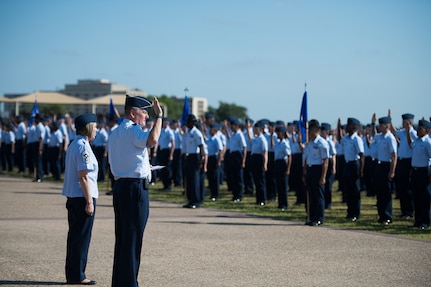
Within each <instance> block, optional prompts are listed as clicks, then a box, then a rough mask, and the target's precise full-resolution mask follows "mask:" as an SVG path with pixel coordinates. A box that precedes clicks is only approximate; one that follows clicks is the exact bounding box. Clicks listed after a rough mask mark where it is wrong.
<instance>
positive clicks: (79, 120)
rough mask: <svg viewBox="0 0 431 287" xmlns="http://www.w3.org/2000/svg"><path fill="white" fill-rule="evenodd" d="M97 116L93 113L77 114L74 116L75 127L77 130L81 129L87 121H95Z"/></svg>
mask: <svg viewBox="0 0 431 287" xmlns="http://www.w3.org/2000/svg"><path fill="white" fill-rule="evenodd" d="M96 122H97V117H96V115H95V114H92V113H87V114H82V115H79V116H77V117H76V118H75V128H76V130H77V131H80V130H82V129H83V128H84V127H85V126H86V125H87V124H88V123H96Z"/></svg>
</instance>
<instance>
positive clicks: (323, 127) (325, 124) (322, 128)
mask: <svg viewBox="0 0 431 287" xmlns="http://www.w3.org/2000/svg"><path fill="white" fill-rule="evenodd" d="M321 130H322V131H330V130H331V125H330V124H328V123H322V127H321Z"/></svg>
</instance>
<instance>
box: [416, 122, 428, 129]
mask: <svg viewBox="0 0 431 287" xmlns="http://www.w3.org/2000/svg"><path fill="white" fill-rule="evenodd" d="M418 125H419V126H420V127H426V128H429V129H431V123H430V122H429V121H427V120H419V124H418Z"/></svg>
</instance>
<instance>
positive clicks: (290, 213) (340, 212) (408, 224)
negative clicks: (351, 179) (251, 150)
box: [150, 182, 431, 240]
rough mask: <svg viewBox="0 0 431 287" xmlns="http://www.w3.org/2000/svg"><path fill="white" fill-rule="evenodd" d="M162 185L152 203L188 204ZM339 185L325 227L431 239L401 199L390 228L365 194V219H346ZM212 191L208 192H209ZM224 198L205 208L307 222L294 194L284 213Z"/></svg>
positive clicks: (224, 194) (153, 191)
mask: <svg viewBox="0 0 431 287" xmlns="http://www.w3.org/2000/svg"><path fill="white" fill-rule="evenodd" d="M160 188H161V185H160V184H159V183H157V184H156V185H154V186H152V187H151V188H150V198H151V199H152V200H160V201H167V202H173V203H181V204H184V203H186V198H185V196H184V195H183V189H182V188H172V190H171V191H161V190H160ZM337 189H338V183H337V182H335V184H334V188H333V190H334V192H333V194H332V201H333V202H332V207H331V209H329V210H325V223H324V224H325V225H326V226H331V227H337V228H346V229H352V230H366V231H373V232H381V233H385V234H393V235H401V236H405V237H410V238H416V239H424V240H431V232H430V229H428V230H420V229H418V228H413V227H412V225H413V223H414V219H410V220H403V219H401V218H400V215H401V212H400V202H399V200H398V199H395V197H394V199H393V216H394V217H393V218H394V220H393V221H394V222H393V223H392V224H390V225H388V226H385V225H382V224H380V223H378V222H377V218H378V215H377V207H376V198H375V197H367V196H365V194H364V193H361V197H362V199H361V200H362V202H361V203H362V205H361V217H360V219H359V220H358V221H357V222H351V221H349V220H346V219H345V217H346V215H347V211H346V210H347V206H346V204H345V203H342V195H341V192H338V191H336V190H337ZM207 192H208V191H207ZM220 195H221V196H220V198H219V199H218V200H217V201H211V200H209V198H208V196H207V198H205V200H206V201H205V203H204V204H203V205H202V207H208V208H215V209H221V210H228V211H235V212H241V213H246V214H251V215H257V216H265V217H270V218H275V219H279V220H291V221H299V222H304V223H305V220H306V212H305V206H304V204H302V205H295V204H294V203H295V202H296V196H295V194H294V193H293V192H289V194H288V203H289V207H288V209H287V210H286V211H281V210H279V209H278V208H277V206H278V203H277V201H272V202H267V203H266V205H265V206H258V205H256V204H255V202H256V198H255V197H254V196H245V197H244V198H243V201H242V202H240V203H234V202H232V200H231V199H232V194H231V193H230V192H229V191H228V190H227V186H226V185H222V186H221V194H220Z"/></svg>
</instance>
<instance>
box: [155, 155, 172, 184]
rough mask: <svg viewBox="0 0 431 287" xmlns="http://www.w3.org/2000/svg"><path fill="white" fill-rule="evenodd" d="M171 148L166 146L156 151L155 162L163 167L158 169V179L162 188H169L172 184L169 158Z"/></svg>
mask: <svg viewBox="0 0 431 287" xmlns="http://www.w3.org/2000/svg"><path fill="white" fill-rule="evenodd" d="M170 153H171V150H170V149H168V148H165V149H159V150H158V152H157V162H158V163H159V164H160V165H163V166H165V168H163V169H161V170H160V171H159V176H160V180H161V181H162V182H163V188H164V189H171V185H172V161H170V160H169V155H170Z"/></svg>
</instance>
